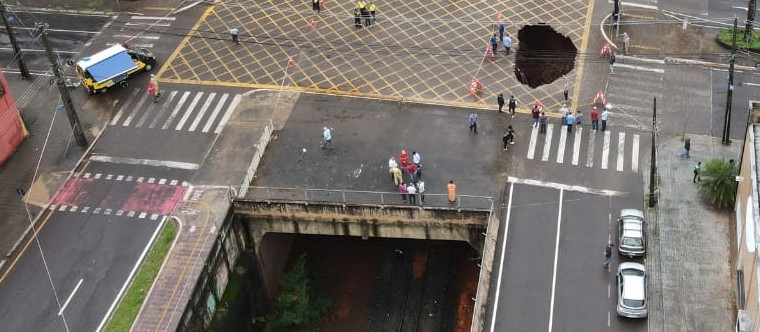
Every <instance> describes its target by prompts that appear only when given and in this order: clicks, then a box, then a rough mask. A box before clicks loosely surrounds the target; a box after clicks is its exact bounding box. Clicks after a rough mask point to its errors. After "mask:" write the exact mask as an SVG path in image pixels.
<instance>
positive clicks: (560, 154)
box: [557, 126, 567, 164]
mask: <svg viewBox="0 0 760 332" xmlns="http://www.w3.org/2000/svg"><path fill="white" fill-rule="evenodd" d="M565 141H567V130H565V127H564V126H563V127H560V128H559V147H558V149H557V163H558V164H561V163H563V162H564V161H565Z"/></svg>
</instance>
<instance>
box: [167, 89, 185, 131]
mask: <svg viewBox="0 0 760 332" xmlns="http://www.w3.org/2000/svg"><path fill="white" fill-rule="evenodd" d="M189 96H190V91H185V93H183V94H182V97H180V98H179V103H177V106H175V107H174V109H173V110H172V113H171V114H169V118H168V119H166V122H164V125H163V126H161V129H163V130H166V129H168V128H169V126H170V125H171V123H172V122H173V121H174V118H176V117H177V113H179V110H180V109H182V106H183V105H185V102H186V101H187V97H189Z"/></svg>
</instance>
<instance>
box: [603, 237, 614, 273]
mask: <svg viewBox="0 0 760 332" xmlns="http://www.w3.org/2000/svg"><path fill="white" fill-rule="evenodd" d="M612 248H615V244H614V243H609V244H607V246H606V247H604V269H605V270H608V271H609V269H610V262H612Z"/></svg>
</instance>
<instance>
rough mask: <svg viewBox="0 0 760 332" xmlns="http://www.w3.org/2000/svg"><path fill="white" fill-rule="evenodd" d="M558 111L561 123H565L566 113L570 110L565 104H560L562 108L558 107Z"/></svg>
mask: <svg viewBox="0 0 760 332" xmlns="http://www.w3.org/2000/svg"><path fill="white" fill-rule="evenodd" d="M559 113H560V114H562V124H563V125H564V124H565V123H567V114H569V113H570V110H569V109H567V104H562V108H560V109H559Z"/></svg>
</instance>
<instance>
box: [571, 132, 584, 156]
mask: <svg viewBox="0 0 760 332" xmlns="http://www.w3.org/2000/svg"><path fill="white" fill-rule="evenodd" d="M574 135H575V142H574V143H573V162H572V164H573V165H576V166H577V165H578V159H579V157H580V156H581V137H583V127H579V128H578V129H577V130H576V131H575V134H574Z"/></svg>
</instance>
